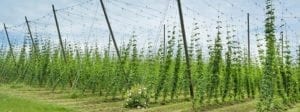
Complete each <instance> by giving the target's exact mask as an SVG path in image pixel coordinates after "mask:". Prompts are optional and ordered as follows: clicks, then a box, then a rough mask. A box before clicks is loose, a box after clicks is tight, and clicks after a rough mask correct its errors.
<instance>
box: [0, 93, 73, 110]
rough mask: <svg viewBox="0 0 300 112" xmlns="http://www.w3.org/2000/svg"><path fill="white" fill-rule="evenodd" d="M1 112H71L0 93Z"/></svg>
mask: <svg viewBox="0 0 300 112" xmlns="http://www.w3.org/2000/svg"><path fill="white" fill-rule="evenodd" d="M0 110H1V112H73V111H71V110H70V109H66V108H64V107H59V106H56V105H51V104H46V103H42V102H37V101H34V100H29V99H23V98H18V97H14V96H9V95H4V94H1V93H0Z"/></svg>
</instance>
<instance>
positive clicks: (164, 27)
mask: <svg viewBox="0 0 300 112" xmlns="http://www.w3.org/2000/svg"><path fill="white" fill-rule="evenodd" d="M165 58H166V25H165V24H164V59H165Z"/></svg>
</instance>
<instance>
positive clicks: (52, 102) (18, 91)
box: [0, 85, 300, 112]
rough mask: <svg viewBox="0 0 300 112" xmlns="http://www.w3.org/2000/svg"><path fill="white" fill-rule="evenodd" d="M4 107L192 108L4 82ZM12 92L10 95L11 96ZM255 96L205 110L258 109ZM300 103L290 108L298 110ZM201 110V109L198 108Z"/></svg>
mask: <svg viewBox="0 0 300 112" xmlns="http://www.w3.org/2000/svg"><path fill="white" fill-rule="evenodd" d="M0 89H1V92H0V97H1V99H2V100H1V103H0V110H2V111H4V112H9V111H11V112H29V111H30V112H190V111H193V110H192V108H191V107H192V103H191V102H189V101H181V102H173V103H169V104H166V105H152V106H151V107H149V108H147V109H126V108H124V107H123V102H122V101H121V100H116V101H111V100H109V99H105V98H101V97H97V96H95V95H88V94H86V95H81V96H78V97H72V95H71V94H70V93H68V92H67V91H61V90H59V91H57V92H51V91H50V90H49V89H45V88H33V87H28V86H25V85H2V86H0ZM7 95H8V96H7ZM256 102H257V101H255V100H248V101H242V102H235V103H228V104H224V105H219V106H214V105H211V106H207V107H205V108H203V109H201V111H203V112H241V111H243V112H255V110H256V109H255V105H256ZM299 109H300V104H297V105H295V106H294V107H292V108H291V109H289V110H287V112H298V111H299ZM198 111H200V110H198Z"/></svg>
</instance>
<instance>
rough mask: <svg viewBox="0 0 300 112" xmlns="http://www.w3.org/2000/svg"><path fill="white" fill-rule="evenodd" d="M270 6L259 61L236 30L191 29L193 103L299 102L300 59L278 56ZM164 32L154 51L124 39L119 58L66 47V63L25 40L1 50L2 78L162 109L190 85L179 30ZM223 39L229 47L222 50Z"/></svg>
mask: <svg viewBox="0 0 300 112" xmlns="http://www.w3.org/2000/svg"><path fill="white" fill-rule="evenodd" d="M267 1H268V0H267ZM268 8H269V9H268ZM267 9H268V10H267V11H268V12H267V13H268V16H267V17H268V18H267V19H266V26H265V27H266V36H265V39H266V41H267V42H266V43H265V47H267V49H266V50H264V48H263V47H264V46H262V45H263V44H264V43H263V42H261V41H264V39H258V43H259V44H258V48H259V51H258V52H259V57H257V58H254V59H251V60H250V59H248V58H247V51H246V49H244V48H242V45H241V43H239V42H238V41H236V38H237V35H236V34H237V32H236V30H235V29H236V28H235V27H234V26H232V27H231V26H228V28H227V32H226V33H222V32H221V31H222V30H221V28H222V27H221V25H220V22H218V26H217V30H218V31H217V32H216V37H212V36H210V35H207V37H203V35H200V33H201V32H200V31H199V29H200V27H199V24H198V23H197V22H195V23H194V24H193V32H192V35H191V37H190V41H189V50H188V52H189V54H190V55H189V58H190V59H191V65H192V68H191V70H192V83H193V84H194V88H193V89H194V90H195V99H194V100H195V101H193V102H194V103H197V104H199V105H198V106H200V107H201V106H204V105H214V104H222V103H227V102H233V101H243V100H247V99H254V98H259V103H258V110H259V111H272V110H274V109H277V107H280V108H281V107H282V108H284V106H285V105H293V104H294V103H296V102H298V98H299V96H298V94H299V91H300V86H299V80H300V75H299V74H300V71H299V68H300V55H298V60H297V61H298V62H297V64H292V61H291V58H292V57H291V54H290V53H291V51H290V48H289V46H287V45H288V41H286V42H285V48H284V49H285V54H284V57H280V52H279V51H280V49H279V47H276V46H275V41H276V40H275V35H274V26H273V25H274V23H273V22H274V20H273V19H274V16H273V15H272V14H273V11H274V10H273V9H272V8H271V2H270V1H268V2H267ZM272 24H273V25H272ZM167 29H168V31H167V39H166V40H167V42H166V48H164V43H163V42H161V44H160V47H159V49H158V51H155V50H153V49H154V46H153V43H151V42H149V43H148V45H147V47H145V48H141V49H139V48H138V45H137V44H138V42H137V35H136V34H135V33H134V32H133V34H132V37H131V38H130V40H129V42H128V43H123V44H122V45H121V48H120V49H121V50H120V51H121V59H118V58H117V57H116V56H115V54H114V53H111V51H110V49H109V48H99V47H98V46H97V45H95V46H94V47H90V45H89V44H86V45H85V46H84V47H83V48H81V47H79V46H78V45H76V44H75V45H73V44H65V45H64V46H65V48H64V49H65V52H66V53H65V57H66V60H64V58H63V56H62V55H63V54H62V53H61V47H60V46H58V45H54V44H52V43H51V42H50V40H39V39H37V38H38V37H37V38H35V40H34V44H33V43H31V41H30V40H28V37H27V38H25V40H24V43H23V46H22V48H21V50H20V52H13V51H10V50H7V49H6V47H4V46H2V47H1V49H0V62H1V63H0V67H1V68H0V81H1V83H6V84H7V83H13V84H16V83H23V84H27V85H30V86H35V87H45V88H49V89H51V90H52V91H55V90H57V89H62V90H65V89H70V90H71V91H80V92H81V94H85V93H92V94H96V95H99V96H104V97H106V98H108V97H110V98H113V99H125V103H124V106H125V107H128V108H147V107H148V106H149V104H150V103H151V102H156V103H157V102H160V103H161V104H166V103H169V102H177V101H182V100H188V99H189V97H188V94H189V88H188V87H189V84H188V83H189V81H188V79H187V77H186V75H185V74H186V73H187V72H186V62H185V60H184V56H185V55H184V52H185V51H184V50H183V42H182V36H181V34H180V29H179V28H177V27H176V26H169V27H168V28H167ZM257 36H258V35H257ZM222 37H226V40H222ZM205 38H208V39H211V40H214V41H211V40H208V42H211V43H209V46H208V49H209V50H208V52H209V53H208V54H209V55H208V56H209V58H208V59H205V58H204V57H205V55H204V53H205V52H204V51H203V49H205V48H203V47H201V44H202V43H201V42H200V40H203V39H205ZM222 41H225V42H226V43H227V44H226V45H223V44H222ZM260 43H261V44H260ZM100 49H103V50H100ZM299 50H300V48H299ZM282 59H284V61H283V60H282ZM280 60H281V61H280ZM248 62H249V63H248ZM297 76H299V77H297ZM282 105H283V106H282ZM282 108H281V109H282ZM277 110H280V109H277Z"/></svg>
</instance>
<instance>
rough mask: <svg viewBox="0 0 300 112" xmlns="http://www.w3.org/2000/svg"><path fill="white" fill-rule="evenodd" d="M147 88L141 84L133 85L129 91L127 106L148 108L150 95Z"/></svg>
mask: <svg viewBox="0 0 300 112" xmlns="http://www.w3.org/2000/svg"><path fill="white" fill-rule="evenodd" d="M146 90H147V89H146V88H145V87H143V86H141V85H136V86H133V87H132V88H131V89H130V90H129V91H127V95H126V100H125V105H124V106H125V107H126V108H138V109H140V108H147V107H148V103H149V96H148V94H147V91H146Z"/></svg>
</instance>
